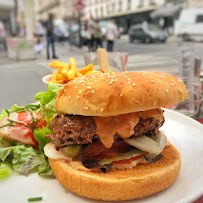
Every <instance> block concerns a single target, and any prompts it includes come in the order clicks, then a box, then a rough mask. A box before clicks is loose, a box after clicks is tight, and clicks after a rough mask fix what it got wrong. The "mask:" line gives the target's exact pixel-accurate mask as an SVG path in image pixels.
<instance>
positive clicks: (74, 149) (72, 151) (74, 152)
mask: <svg viewBox="0 0 203 203" xmlns="http://www.w3.org/2000/svg"><path fill="white" fill-rule="evenodd" d="M82 149H83V145H82V144H78V145H77V144H73V145H70V146H68V147H64V148H63V151H64V152H65V154H66V155H67V156H68V157H76V156H78V155H79V154H80V153H81V151H82Z"/></svg>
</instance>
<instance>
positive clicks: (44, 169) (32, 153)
mask: <svg viewBox="0 0 203 203" xmlns="http://www.w3.org/2000/svg"><path fill="white" fill-rule="evenodd" d="M0 159H1V160H2V161H7V162H0V163H10V164H12V166H13V169H14V170H15V171H17V172H19V173H22V174H24V175H28V173H29V171H30V170H32V169H34V168H36V170H37V171H38V174H39V175H53V173H52V171H51V169H50V167H49V164H48V161H47V159H46V157H45V156H44V154H43V153H42V152H38V151H37V150H35V149H34V148H33V147H32V146H28V145H25V144H17V145H16V146H10V147H0ZM4 168H5V167H3V169H4ZM3 171H5V169H4V170H3ZM2 173H3V172H2Z"/></svg>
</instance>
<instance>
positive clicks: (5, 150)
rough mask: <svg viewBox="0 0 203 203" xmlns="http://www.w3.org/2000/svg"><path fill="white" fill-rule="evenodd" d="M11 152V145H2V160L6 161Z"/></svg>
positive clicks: (0, 153) (0, 154)
mask: <svg viewBox="0 0 203 203" xmlns="http://www.w3.org/2000/svg"><path fill="white" fill-rule="evenodd" d="M10 153H11V147H0V159H1V161H5V160H6V158H7V157H8V155H9V154H10Z"/></svg>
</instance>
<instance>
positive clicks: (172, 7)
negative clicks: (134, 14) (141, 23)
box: [150, 3, 183, 18]
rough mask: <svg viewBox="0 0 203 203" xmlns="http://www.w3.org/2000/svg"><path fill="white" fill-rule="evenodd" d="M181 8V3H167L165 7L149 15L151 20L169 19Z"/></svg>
mask: <svg viewBox="0 0 203 203" xmlns="http://www.w3.org/2000/svg"><path fill="white" fill-rule="evenodd" d="M182 8H183V3H179V4H175V3H167V4H166V5H165V6H163V7H161V8H159V9H157V10H155V11H153V12H152V13H151V14H150V17H151V18H161V17H171V16H174V15H175V14H176V13H177V12H179V11H180V10H181V9H182Z"/></svg>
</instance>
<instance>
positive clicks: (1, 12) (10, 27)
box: [0, 0, 16, 36]
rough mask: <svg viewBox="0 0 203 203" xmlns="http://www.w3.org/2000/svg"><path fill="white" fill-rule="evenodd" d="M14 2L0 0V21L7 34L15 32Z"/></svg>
mask: <svg viewBox="0 0 203 203" xmlns="http://www.w3.org/2000/svg"><path fill="white" fill-rule="evenodd" d="M15 18H16V2H15V0H6V1H5V0H0V21H2V22H3V23H4V26H5V29H6V32H7V35H8V36H9V35H13V34H15V33H16V20H15Z"/></svg>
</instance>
